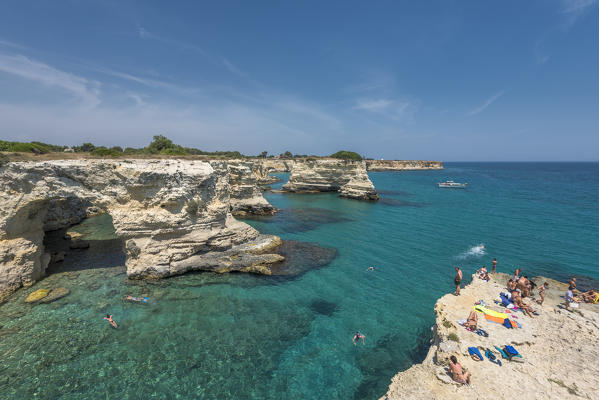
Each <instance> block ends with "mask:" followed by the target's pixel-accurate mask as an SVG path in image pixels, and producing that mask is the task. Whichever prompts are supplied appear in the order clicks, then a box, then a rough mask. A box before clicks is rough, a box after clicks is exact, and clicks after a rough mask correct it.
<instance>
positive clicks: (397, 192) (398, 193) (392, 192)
mask: <svg viewBox="0 0 599 400" xmlns="http://www.w3.org/2000/svg"><path fill="white" fill-rule="evenodd" d="M377 193H378V194H382V195H387V196H412V193H408V192H402V191H401V190H384V189H382V190H379V189H377Z"/></svg>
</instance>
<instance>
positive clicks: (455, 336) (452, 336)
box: [447, 332, 460, 343]
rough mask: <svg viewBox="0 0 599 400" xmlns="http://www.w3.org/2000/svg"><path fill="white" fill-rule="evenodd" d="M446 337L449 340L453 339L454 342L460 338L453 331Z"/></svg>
mask: <svg viewBox="0 0 599 400" xmlns="http://www.w3.org/2000/svg"><path fill="white" fill-rule="evenodd" d="M447 339H449V340H453V341H454V342H458V343H459V342H460V338H459V337H458V335H457V334H456V333H455V332H451V333H450V334H449V335H448V336H447Z"/></svg>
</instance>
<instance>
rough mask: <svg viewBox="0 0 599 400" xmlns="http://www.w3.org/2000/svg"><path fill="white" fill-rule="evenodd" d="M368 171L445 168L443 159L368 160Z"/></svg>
mask: <svg viewBox="0 0 599 400" xmlns="http://www.w3.org/2000/svg"><path fill="white" fill-rule="evenodd" d="M366 169H367V170H368V171H412V170H421V169H443V163H442V162H441V161H421V160H366Z"/></svg>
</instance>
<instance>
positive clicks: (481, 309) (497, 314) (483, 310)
mask: <svg viewBox="0 0 599 400" xmlns="http://www.w3.org/2000/svg"><path fill="white" fill-rule="evenodd" d="M474 309H475V310H476V311H478V312H481V313H483V314H487V315H491V316H493V317H498V318H504V319H505V318H507V317H508V315H507V314H504V313H500V312H497V311H493V310H489V309H488V308H486V307H483V306H480V305H479V306H474Z"/></svg>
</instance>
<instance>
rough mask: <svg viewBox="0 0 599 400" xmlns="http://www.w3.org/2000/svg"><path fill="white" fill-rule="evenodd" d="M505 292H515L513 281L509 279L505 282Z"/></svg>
mask: <svg viewBox="0 0 599 400" xmlns="http://www.w3.org/2000/svg"><path fill="white" fill-rule="evenodd" d="M507 290H508V291H509V292H510V293H511V292H513V291H514V290H516V282H514V280H513V279H512V278H510V280H509V281H507Z"/></svg>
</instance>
